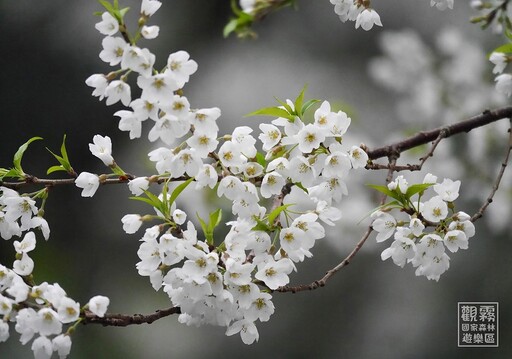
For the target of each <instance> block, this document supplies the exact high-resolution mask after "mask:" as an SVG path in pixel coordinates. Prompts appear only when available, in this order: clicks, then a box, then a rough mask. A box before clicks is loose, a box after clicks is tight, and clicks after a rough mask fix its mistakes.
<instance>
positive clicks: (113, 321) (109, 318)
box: [82, 307, 181, 327]
mask: <svg viewBox="0 0 512 359" xmlns="http://www.w3.org/2000/svg"><path fill="white" fill-rule="evenodd" d="M172 314H181V310H180V308H179V307H170V308H166V309H159V310H157V311H156V312H154V313H151V314H146V315H144V314H133V315H126V314H111V313H107V314H105V316H104V317H102V318H101V317H98V316H97V315H94V314H93V313H92V312H90V311H86V312H85V313H84V317H83V321H82V323H83V324H101V325H103V326H104V327H112V326H113V327H127V326H128V325H134V324H151V323H153V322H154V321H157V320H158V319H162V318H165V317H168V316H170V315H172Z"/></svg>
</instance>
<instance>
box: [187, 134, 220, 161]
mask: <svg viewBox="0 0 512 359" xmlns="http://www.w3.org/2000/svg"><path fill="white" fill-rule="evenodd" d="M187 144H188V145H189V146H190V148H193V149H195V150H196V152H197V154H198V155H199V156H200V157H201V158H206V157H207V156H208V154H209V153H210V152H213V151H215V149H216V148H217V145H218V144H219V141H218V140H217V132H216V131H209V132H205V131H201V130H196V131H194V134H193V135H192V136H191V137H189V139H188V140H187Z"/></svg>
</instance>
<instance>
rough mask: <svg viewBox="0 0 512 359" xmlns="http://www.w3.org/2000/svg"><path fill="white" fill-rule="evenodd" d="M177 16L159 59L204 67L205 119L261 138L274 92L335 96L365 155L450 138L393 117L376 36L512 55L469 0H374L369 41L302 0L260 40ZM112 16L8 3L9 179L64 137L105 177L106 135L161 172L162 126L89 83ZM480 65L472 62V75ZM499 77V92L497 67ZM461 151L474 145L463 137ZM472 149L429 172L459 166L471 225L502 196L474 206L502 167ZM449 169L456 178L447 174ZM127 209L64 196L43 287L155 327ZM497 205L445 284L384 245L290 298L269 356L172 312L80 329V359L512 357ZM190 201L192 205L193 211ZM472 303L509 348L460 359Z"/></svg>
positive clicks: (190, 9) (132, 165)
mask: <svg viewBox="0 0 512 359" xmlns="http://www.w3.org/2000/svg"><path fill="white" fill-rule="evenodd" d="M163 2H164V5H163V6H162V8H161V10H160V11H159V12H158V13H157V14H156V15H155V16H154V17H153V18H152V23H153V24H158V25H159V26H160V36H159V38H158V39H157V40H153V41H152V42H145V43H144V46H147V47H149V48H150V49H151V50H152V51H153V52H154V53H155V54H156V55H157V63H160V64H162V63H164V61H165V60H166V59H167V55H168V54H169V53H170V52H174V51H177V50H180V49H184V50H187V51H188V52H189V53H190V54H191V56H192V58H193V59H195V60H196V61H197V62H198V63H199V70H198V72H197V73H196V74H195V75H194V76H193V77H192V79H191V81H190V83H189V84H188V85H187V87H186V89H185V91H186V95H187V97H188V98H189V100H190V102H191V104H192V107H196V108H203V107H212V106H218V107H220V108H221V110H222V117H221V119H220V120H219V124H220V126H221V128H222V131H225V132H226V133H227V132H230V131H231V130H232V129H233V128H234V127H236V126H238V125H240V124H244V125H247V124H249V125H251V126H253V127H254V128H256V125H257V124H258V123H260V122H261V121H262V119H247V118H244V117H243V115H244V114H246V113H249V112H251V111H254V110H255V109H257V108H260V107H264V106H270V105H273V104H274V102H273V101H274V100H273V96H276V97H279V98H292V97H295V96H296V95H297V94H298V92H299V91H300V89H301V88H302V87H303V86H304V84H306V83H307V84H308V93H307V95H308V96H309V98H321V99H327V100H329V101H331V102H332V103H333V104H336V106H338V107H341V108H344V109H345V110H346V111H348V112H349V113H350V114H351V115H352V118H353V124H352V126H351V129H350V136H351V141H353V142H354V144H358V143H360V142H364V143H366V144H367V145H368V146H370V147H374V146H379V145H383V144H385V143H386V141H388V142H389V141H390V140H391V139H397V138H400V137H403V136H404V135H405V134H407V133H411V131H414V130H420V129H429V128H432V127H435V126H437V125H438V124H439V119H438V118H432V119H431V122H429V121H426V120H422V121H419V122H415V123H414V122H413V123H412V124H409V125H410V126H408V128H405V127H404V125H403V122H401V121H399V120H398V115H397V112H396V106H395V104H396V103H397V101H399V100H400V96H398V95H397V94H394V93H393V92H392V91H389V90H387V89H386V88H384V87H382V86H380V85H378V84H377V83H376V82H375V81H372V79H371V78H370V76H369V75H368V61H369V60H370V59H372V58H375V57H377V56H381V49H380V47H379V38H380V37H381V36H382V33H383V31H384V30H400V29H404V28H413V29H415V30H416V31H417V32H418V33H419V34H420V36H421V37H422V38H423V40H424V41H425V43H426V44H427V45H432V46H433V44H434V43H435V41H436V40H435V39H436V36H438V34H439V32H440V31H444V30H443V29H445V28H446V26H452V27H456V28H457V29H460V31H462V32H463V33H465V34H466V35H465V36H466V37H467V38H469V39H471V40H472V41H475V43H477V44H479V46H481V49H482V51H484V53H485V52H488V51H491V50H492V49H493V48H494V47H495V46H496V45H497V44H499V41H500V39H499V38H498V39H497V38H496V37H494V36H493V35H492V34H490V32H489V31H488V32H486V33H483V32H482V31H480V30H479V28H478V27H477V26H475V25H471V24H469V22H468V18H469V17H470V16H471V10H470V9H469V7H468V5H467V4H466V2H465V1H456V7H455V9H454V10H452V11H445V12H439V11H437V10H435V9H431V8H430V7H429V1H428V0H416V1H407V0H387V1H378V0H375V1H374V3H375V4H374V6H375V7H376V9H377V10H378V12H379V14H380V15H381V18H382V21H383V23H384V29H381V28H377V29H374V30H372V31H370V32H364V31H362V30H359V31H357V30H355V29H354V24H353V23H347V24H342V23H341V22H340V21H339V20H338V18H337V16H336V15H335V14H334V12H333V8H332V5H331V4H330V2H329V1H327V0H323V1H300V0H299V1H297V3H298V11H294V10H291V9H285V10H283V11H281V12H279V13H277V14H274V15H272V16H269V17H268V18H267V19H265V21H264V22H263V23H261V24H260V25H258V26H257V27H256V30H257V32H258V34H259V38H258V39H257V40H254V41H240V40H238V39H236V38H235V37H233V36H232V37H230V38H228V39H224V38H223V37H222V29H223V26H224V25H225V23H226V22H227V20H228V18H229V13H230V10H229V1H227V0H209V1H198V0H173V1H163ZM122 3H125V4H126V5H128V6H131V7H132V11H131V12H132V19H135V18H136V17H135V13H136V12H137V11H138V9H139V6H140V5H139V1H133V0H123V1H122ZM99 10H101V9H100V6H99V5H98V4H97V3H96V2H95V1H83V0H82V1H64V0H53V1H45V2H35V1H29V0H17V1H9V0H0V33H1V36H0V48H1V49H2V50H1V52H2V55H1V56H0V69H1V70H0V89H1V94H2V96H1V97H0V108H1V113H2V125H1V130H0V133H1V134H2V136H1V138H2V139H1V141H0V166H1V167H8V166H9V165H10V164H11V161H12V160H11V159H12V155H13V154H14V152H15V151H16V149H17V148H18V147H19V145H21V144H22V143H23V142H25V141H26V140H27V139H29V138H30V137H32V136H41V137H43V138H44V142H43V141H38V142H35V143H33V144H32V145H31V146H30V148H29V150H28V151H27V152H26V154H25V158H24V162H23V164H24V169H25V171H26V172H28V173H30V174H34V175H36V176H40V177H44V175H45V172H46V168H48V167H49V166H50V165H53V162H52V157H51V156H50V154H49V153H47V151H46V150H45V147H48V148H50V149H52V150H54V151H56V150H58V149H59V147H60V144H61V141H62V136H63V135H64V134H66V135H67V138H68V141H67V147H68V152H69V155H70V158H71V160H72V164H73V166H74V168H75V169H76V170H77V171H85V170H87V171H90V172H98V173H99V172H101V171H104V168H103V167H102V163H101V162H100V161H98V160H97V159H96V158H94V157H93V156H92V155H91V154H90V153H89V150H88V145H87V144H88V143H89V142H91V139H92V137H93V135H95V134H102V135H108V136H110V137H111V138H112V139H113V143H114V155H115V158H116V160H117V162H118V163H119V164H120V165H121V167H122V168H123V169H125V170H126V171H129V172H132V173H135V174H137V175H144V174H149V173H153V172H154V169H153V168H152V167H151V163H149V162H148V160H147V155H146V154H147V153H148V152H149V151H150V150H151V149H153V148H155V146H158V144H151V143H149V142H148V141H147V140H145V139H144V138H145V137H144V136H145V135H146V134H147V131H148V128H147V127H146V128H145V131H144V130H143V137H142V139H139V140H136V141H130V140H129V139H128V136H127V134H126V133H121V132H120V131H119V130H118V129H117V120H116V119H115V118H114V117H113V116H112V114H113V113H114V112H115V111H117V110H118V109H121V105H119V104H118V105H114V106H111V107H106V106H105V104H104V103H100V102H99V101H98V100H97V98H93V97H91V96H90V93H91V92H92V91H91V89H90V88H88V87H87V86H86V85H85V82H84V81H85V79H86V78H87V77H88V76H89V75H91V74H92V73H100V72H107V71H108V65H107V64H103V63H102V62H101V61H100V59H99V58H98V56H97V54H98V53H99V51H100V50H101V39H102V36H101V35H100V34H99V33H97V31H96V30H95V29H94V24H95V23H96V22H97V21H98V18H97V17H95V16H93V15H92V14H93V12H95V11H99ZM493 46H494V47H493ZM403 50H404V51H407V50H408V49H407V48H404V49H403ZM465 66H466V65H465V64H464V63H462V64H461V65H460V67H461V70H462V71H464V70H465ZM486 66H487V68H486V71H487V73H488V74H489V75H488V77H489V78H488V79H489V80H492V78H491V76H490V72H491V68H492V67H491V64H490V63H489V64H487V65H486ZM484 108H485V107H484ZM484 108H482V109H480V110H479V111H481V110H483V109H484ZM477 112H478V111H476V112H475V114H476V113H477ZM411 117H414V113H411ZM499 128H502V127H499V126H498V127H496V129H499ZM495 132H497V134H495V136H496V137H492V138H491V141H497V142H496V143H497V145H496V146H497V147H499V144H500V143H503V138H504V136H503V135H501V137H500V134H499V132H498V131H495ZM500 139H501V140H502V142H499V140H500ZM454 141H455V142H456V143H460V142H461V140H457V139H455V140H454ZM462 145H465V146H467V145H468V143H467V142H464V141H463V140H462ZM462 145H461V146H462ZM469 145H471V143H469ZM464 148H465V147H464V146H462V147H459V151H458V154H459V157H456V156H455V157H454V156H453V151H448V150H443V152H441V154H440V155H438V156H437V157H434V159H433V160H432V161H437V162H438V163H440V167H438V168H441V169H443V170H444V172H441V173H436V174H437V175H439V176H440V177H441V178H442V177H444V176H446V177H454V176H455V177H457V178H460V179H462V180H463V181H462V182H463V186H462V190H461V197H462V198H464V197H465V196H466V197H467V198H469V199H470V200H467V201H466V202H464V201H463V200H462V199H461V201H460V202H461V204H460V206H461V207H460V208H463V209H465V210H466V211H467V212H469V213H472V212H474V211H475V210H476V209H477V208H478V206H479V204H480V201H482V200H483V199H484V198H485V197H486V195H487V192H488V190H489V188H490V187H487V188H484V187H477V186H475V185H473V187H471V186H470V187H469V189H467V191H470V192H471V193H469V192H466V193H465V191H464V190H465V188H464V183H465V182H464V180H468V181H470V182H471V178H472V176H475V173H478V171H476V170H475V169H478V168H480V167H482V168H487V167H490V169H489V171H491V173H489V175H488V177H489V178H491V177H492V171H497V169H498V167H497V166H494V167H492V166H489V162H490V163H495V162H496V161H497V160H499V159H498V158H496V159H494V158H489V159H485V158H484V159H482V160H481V161H474V162H469V163H468V161H467V153H465V152H464ZM455 152H457V151H455ZM420 156H421V154H417V156H416V158H417V157H420ZM461 159H466V161H462V160H461ZM482 161H485V163H483V162H482ZM493 161H494V162H493ZM443 163H449V165H448V166H444V167H443ZM363 172H364V171H363ZM384 177H385V174H384V173H368V172H364V173H361V174H359V175H358V177H355V179H354V181H353V183H351V184H350V186H349V192H350V196H349V197H348V198H347V200H346V201H344V203H343V204H342V206H341V209H342V211H343V213H344V219H343V223H342V224H341V225H339V226H337V227H336V228H335V229H333V230H331V231H330V235H329V238H327V239H326V240H323V241H322V242H320V243H318V245H317V246H316V247H315V249H314V257H313V258H311V259H308V260H306V261H305V262H304V263H302V264H301V265H300V266H299V272H298V273H296V274H294V275H293V277H292V283H295V284H299V283H305V282H309V281H312V280H314V279H317V278H319V277H321V276H322V275H323V273H324V272H325V271H326V270H327V269H329V268H331V267H333V266H334V265H336V264H337V263H338V262H339V261H341V260H342V259H343V258H344V257H345V256H346V255H347V254H348V253H349V252H350V250H351V248H352V247H353V246H354V244H355V243H356V242H357V240H358V238H359V236H360V235H361V234H362V233H363V232H364V230H365V225H366V224H367V223H366V222H365V221H363V222H361V223H359V224H358V222H359V221H360V220H361V219H362V218H363V217H364V215H365V213H366V212H367V211H368V210H370V209H371V208H372V206H374V203H375V202H373V203H372V202H371V200H375V198H373V194H371V193H369V192H370V191H369V189H368V188H367V187H366V186H364V184H365V183H379V182H382V181H383V179H384ZM506 181H510V177H508V178H507V179H506ZM192 195H193V194H189V196H191V197H190V199H188V198H187V200H186V201H184V202H188V203H189V204H188V205H190V203H200V202H196V200H201V198H199V199H198V198H197V195H196V197H192ZM128 196H129V191H128V189H127V188H126V186H111V187H108V188H100V189H99V191H98V192H97V194H96V195H95V197H94V198H93V199H88V198H82V197H80V191H79V190H77V188H64V187H62V188H60V187H59V188H55V189H54V190H52V192H51V195H50V198H49V200H48V203H47V208H46V218H47V220H48V222H49V223H50V227H51V230H52V233H51V238H50V240H49V241H48V242H44V241H40V242H39V244H38V246H37V250H36V252H35V253H34V254H33V258H34V259H35V262H36V269H35V276H36V280H39V281H48V282H58V283H60V284H61V285H62V287H63V288H65V289H66V291H67V292H68V294H69V295H70V296H71V297H72V298H74V299H76V300H79V301H80V302H81V303H84V302H85V301H87V300H88V298H90V297H91V296H93V295H96V294H103V295H106V296H108V297H110V299H111V306H110V308H109V309H110V311H112V312H120V313H149V312H153V311H154V310H156V309H158V308H164V307H168V306H169V301H168V299H167V296H166V295H165V293H161V292H159V293H155V292H154V290H153V289H152V288H151V286H150V284H149V281H148V280H147V278H142V277H139V276H138V275H137V271H136V269H135V263H136V262H137V261H138V258H137V255H136V252H137V249H138V246H139V243H138V240H137V239H138V236H137V235H133V236H127V235H126V234H125V233H124V232H123V230H122V227H121V222H120V218H121V217H122V216H123V215H124V214H127V213H138V212H141V211H145V208H144V207H143V206H141V205H140V204H138V203H135V202H134V201H129V200H128V199H127V198H128ZM498 196H499V198H498V200H499V201H501V205H500V207H498V208H499V210H494V212H491V215H489V216H487V217H488V218H484V219H483V220H481V221H479V222H478V223H477V234H476V236H475V237H473V238H472V239H471V240H470V246H469V249H468V250H467V251H462V253H461V252H458V253H456V254H454V255H452V256H451V258H452V259H451V268H450V269H449V270H448V272H446V273H445V274H444V275H443V276H442V277H441V279H440V281H439V282H438V283H436V282H432V281H428V280H426V279H425V278H423V277H421V278H420V277H415V275H414V270H413V269H412V268H411V267H410V266H406V267H405V268H404V269H401V268H399V267H397V266H395V265H393V264H392V263H391V262H389V261H387V262H382V261H381V259H380V252H381V251H382V250H383V249H384V248H385V247H386V245H385V244H377V243H375V240H374V237H371V238H370V239H369V240H368V242H367V244H366V245H365V247H364V248H363V249H362V250H361V252H360V253H359V254H358V256H357V257H356V258H355V260H354V261H353V263H352V264H351V265H350V266H348V267H347V268H345V269H344V270H343V271H342V272H340V273H339V274H338V275H337V276H335V277H334V278H333V279H332V280H331V281H330V282H329V283H328V285H327V286H326V287H325V288H322V289H319V290H316V291H314V292H303V293H297V294H291V293H285V294H278V293H276V294H275V295H274V303H275V305H276V312H275V314H274V315H273V316H272V318H271V320H270V321H269V322H267V323H261V324H259V325H258V329H259V332H260V340H259V343H257V344H253V345H251V346H246V345H244V344H243V343H242V342H241V340H240V338H239V337H238V336H233V337H226V336H224V330H223V329H222V328H216V327H201V328H195V327H187V326H184V325H181V324H179V323H178V322H177V317H172V316H171V317H168V318H166V319H163V320H160V321H157V322H155V323H153V324H152V325H143V326H131V327H128V328H112V327H110V328H102V327H100V326H95V325H88V326H85V327H79V328H78V330H77V331H76V333H75V334H74V336H73V349H72V353H71V356H70V357H71V358H151V359H152V358H155V359H158V358H203V357H206V356H208V357H209V358H234V357H242V356H243V357H245V358H262V357H272V358H312V357H315V358H341V357H345V358H432V357H436V358H481V357H486V358H510V357H512V344H511V343H512V341H511V339H512V329H511V322H512V314H511V311H512V287H511V276H510V269H511V261H510V253H511V252H512V236H511V235H510V222H511V221H510V220H511V219H512V218H511V217H510V206H511V204H510V201H509V198H510V197H507V193H502V194H499V195H498ZM182 205H183V207H184V208H187V203H182ZM210 205H213V206H217V205H219V206H221V205H222V203H221V204H216V203H213V204H210ZM193 209H194V211H195V210H197V208H193ZM141 213H142V212H141ZM192 213H194V212H192ZM190 216H191V217H192V215H190ZM500 223H501V224H500ZM13 254H14V250H13V248H12V244H11V243H10V241H9V242H7V241H4V242H0V263H2V264H6V265H11V263H12V261H13ZM459 301H494V302H499V305H500V347H499V348H481V349H480V348H457V302H459ZM11 336H12V337H11V339H10V340H9V341H8V342H7V343H1V344H0V358H30V357H31V356H32V352H31V350H30V346H29V345H27V346H24V347H23V346H21V345H20V344H19V343H18V341H17V340H18V336H17V334H16V333H15V331H14V330H13V329H12V330H11Z"/></svg>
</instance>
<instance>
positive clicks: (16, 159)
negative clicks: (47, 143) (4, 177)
mask: <svg viewBox="0 0 512 359" xmlns="http://www.w3.org/2000/svg"><path fill="white" fill-rule="evenodd" d="M42 139H43V138H42V137H32V138H31V139H30V140H28V141H27V142H25V143H24V144H23V145H21V146H20V148H19V149H18V151H16V153H15V154H14V159H13V164H14V168H16V169H17V170H18V171H20V172H21V173H24V172H23V169H22V168H21V159H22V158H23V154H24V153H25V151H26V150H27V148H28V145H30V144H31V143H32V142H34V141H37V140H42Z"/></svg>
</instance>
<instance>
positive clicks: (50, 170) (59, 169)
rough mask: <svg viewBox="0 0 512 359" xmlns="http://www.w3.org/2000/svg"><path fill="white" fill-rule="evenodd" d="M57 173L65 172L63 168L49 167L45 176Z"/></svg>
mask: <svg viewBox="0 0 512 359" xmlns="http://www.w3.org/2000/svg"><path fill="white" fill-rule="evenodd" d="M57 171H65V172H67V171H66V169H65V168H64V167H63V166H51V167H50V168H48V169H47V170H46V174H47V175H49V174H50V173H53V172H57Z"/></svg>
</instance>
